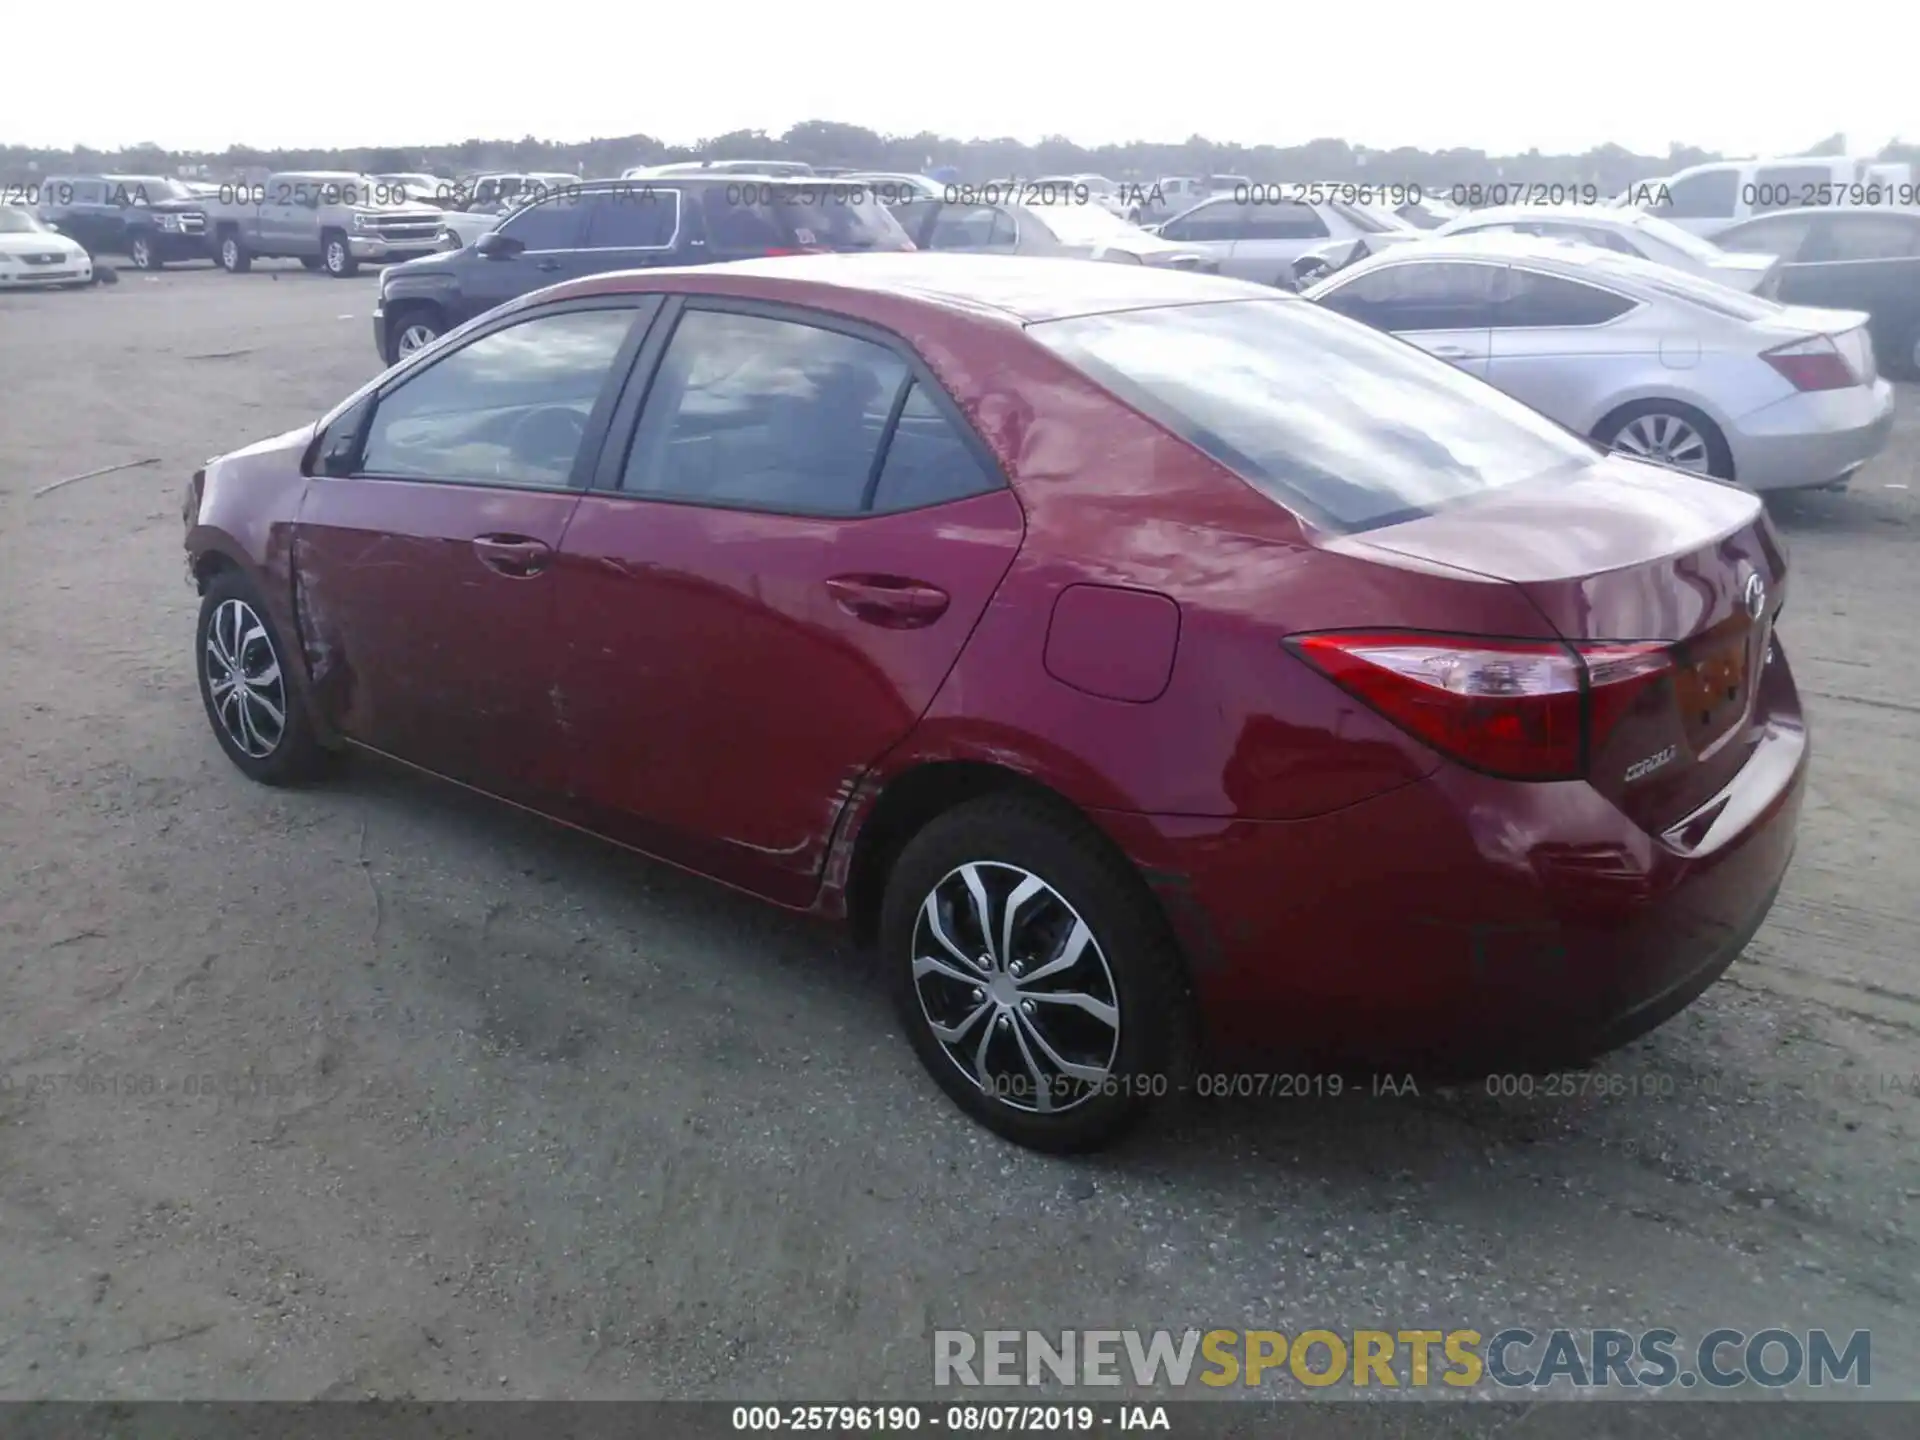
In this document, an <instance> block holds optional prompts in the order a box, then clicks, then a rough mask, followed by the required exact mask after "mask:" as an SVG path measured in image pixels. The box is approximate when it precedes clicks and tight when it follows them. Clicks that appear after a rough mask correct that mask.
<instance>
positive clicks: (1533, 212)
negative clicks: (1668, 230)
mask: <svg viewBox="0 0 1920 1440" xmlns="http://www.w3.org/2000/svg"><path fill="white" fill-rule="evenodd" d="M1650 218H1651V217H1650V216H1648V215H1647V213H1646V212H1645V211H1644V210H1616V209H1610V208H1608V207H1605V206H1600V205H1489V206H1487V208H1486V209H1484V210H1469V211H1467V212H1465V213H1464V214H1462V215H1461V216H1460V218H1459V220H1458V221H1450V222H1448V223H1450V224H1463V225H1472V224H1479V223H1482V222H1497V223H1499V224H1502V225H1505V224H1507V223H1509V222H1511V221H1514V220H1564V221H1569V222H1579V223H1583V224H1592V225H1625V226H1634V225H1638V224H1640V222H1641V221H1643V220H1647V219H1650Z"/></svg>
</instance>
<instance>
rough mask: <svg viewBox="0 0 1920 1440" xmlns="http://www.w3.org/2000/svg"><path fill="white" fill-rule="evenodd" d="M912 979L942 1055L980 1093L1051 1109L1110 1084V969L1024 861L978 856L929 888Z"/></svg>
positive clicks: (1114, 1043) (1023, 1106)
mask: <svg viewBox="0 0 1920 1440" xmlns="http://www.w3.org/2000/svg"><path fill="white" fill-rule="evenodd" d="M913 985H914V992H915V994H916V996H917V997H918V999H919V1002H920V1012H921V1014H922V1015H923V1016H925V1018H926V1021H927V1025H928V1026H929V1028H930V1029H931V1030H932V1032H933V1036H934V1038H935V1039H936V1040H937V1041H939V1043H940V1047H941V1049H942V1050H944V1051H945V1052H946V1056H947V1059H948V1060H949V1061H951V1062H952V1064H953V1065H954V1067H955V1068H956V1069H957V1070H958V1071H959V1072H960V1073H961V1074H962V1075H963V1076H965V1077H966V1079H967V1081H968V1083H969V1084H971V1085H973V1086H974V1088H975V1089H977V1090H979V1091H980V1092H981V1093H982V1094H986V1095H990V1096H992V1097H993V1098H994V1099H996V1100H998V1101H999V1102H1000V1103H1002V1104H1004V1105H1006V1106H1008V1107H1010V1108H1012V1109H1015V1110H1020V1111H1025V1112H1027V1113H1029V1114H1041V1115H1057V1114H1060V1113H1062V1112H1064V1111H1067V1110H1072V1109H1074V1108H1075V1107H1077V1106H1079V1105H1083V1104H1085V1103H1086V1102H1087V1101H1088V1100H1091V1099H1092V1098H1094V1097H1095V1096H1096V1095H1099V1094H1102V1093H1104V1092H1105V1091H1107V1090H1108V1089H1110V1088H1111V1081H1112V1078H1113V1067H1114V1065H1115V1063H1116V1061H1117V1059H1118V1056H1119V1053H1120V992H1119V989H1118V987H1117V986H1115V984H1114V982H1113V971H1112V970H1111V969H1110V968H1109V967H1108V965H1107V957H1106V954H1105V952H1104V951H1103V950H1102V949H1101V947H1100V942H1099V941H1098V940H1097V939H1096V938H1095V937H1094V934H1093V931H1092V930H1091V929H1090V928H1089V927H1088V925H1087V923H1086V922H1085V921H1084V920H1082V919H1081V918H1080V916H1079V914H1078V913H1077V912H1076V911H1075V910H1074V908H1073V907H1072V906H1071V905H1069V904H1068V903H1067V901H1066V898H1065V897H1064V896H1062V895H1061V894H1060V892H1059V891H1057V890H1055V889H1054V888H1053V887H1052V886H1051V885H1049V884H1047V882H1046V881H1044V880H1042V879H1041V878H1040V877H1039V876H1037V875H1035V874H1033V873H1032V872H1031V871H1027V870H1023V869H1021V868H1020V867H1019V866H1017V865H1005V864H1000V863H998V862H993V861H978V862H975V863H972V864H967V865H961V866H959V867H957V868H956V869H954V870H951V871H949V872H948V873H947V875H946V876H945V877H944V878H943V879H941V880H940V882H939V883H938V884H936V885H935V886H934V887H933V888H932V889H931V890H930V891H928V892H927V896H926V898H925V900H923V901H922V902H921V905H920V913H919V916H918V918H917V919H916V920H915V921H914V927H913Z"/></svg>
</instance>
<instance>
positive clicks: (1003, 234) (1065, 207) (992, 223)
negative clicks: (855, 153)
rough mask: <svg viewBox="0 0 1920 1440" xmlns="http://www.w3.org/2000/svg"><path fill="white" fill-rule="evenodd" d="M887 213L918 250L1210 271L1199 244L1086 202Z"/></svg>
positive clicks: (910, 202) (903, 204) (908, 202)
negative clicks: (1180, 240)
mask: <svg viewBox="0 0 1920 1440" xmlns="http://www.w3.org/2000/svg"><path fill="white" fill-rule="evenodd" d="M987 188H991V187H987ZM1009 193H1013V192H1009ZM887 209H888V210H889V211H891V212H892V214H893V218H894V219H895V220H898V221H899V222H900V226H901V228H902V229H903V230H905V231H906V232H907V234H908V235H909V236H911V237H912V239H913V243H914V244H915V245H917V246H918V247H919V248H920V249H922V250H959V251H965V252H968V253H972V254H987V255H1059V256H1063V257H1077V258H1080V259H1086V260H1117V261H1120V262H1122V263H1127V264H1137V265H1163V266H1167V267H1170V268H1172V269H1176V270H1196V271H1201V272H1204V273H1208V274H1211V273H1213V271H1214V269H1215V265H1214V263H1213V261H1212V260H1211V259H1210V258H1209V257H1208V256H1206V255H1205V254H1203V253H1201V251H1200V249H1199V248H1198V247H1197V246H1191V245H1176V244H1174V243H1173V242H1171V241H1168V240H1163V239H1161V238H1160V237H1159V236H1158V235H1155V234H1152V233H1151V232H1149V231H1146V230H1142V229H1141V228H1140V227H1139V226H1138V225H1135V224H1134V223H1133V222H1132V221H1130V220H1122V219H1121V218H1120V217H1119V216H1118V215H1115V214H1113V213H1112V212H1111V211H1109V210H1108V209H1107V208H1106V207H1105V206H1103V205H1100V204H1098V203H1095V202H1093V201H1091V200H1089V201H1088V202H1087V203H1085V204H1081V203H1077V202H1067V201H1063V202H1062V203H1058V204H1052V205H1041V204H1013V203H1010V202H1008V201H1000V202H999V203H996V204H983V203H970V204H947V203H946V202H944V201H942V200H938V199H925V200H922V199H917V198H908V199H905V200H902V201H900V202H898V203H894V204H890V205H888V206H887Z"/></svg>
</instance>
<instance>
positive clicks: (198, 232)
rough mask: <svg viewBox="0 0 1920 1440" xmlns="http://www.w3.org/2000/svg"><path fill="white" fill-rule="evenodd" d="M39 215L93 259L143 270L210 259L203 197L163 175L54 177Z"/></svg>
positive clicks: (46, 183) (42, 195) (45, 185)
mask: <svg viewBox="0 0 1920 1440" xmlns="http://www.w3.org/2000/svg"><path fill="white" fill-rule="evenodd" d="M35 209H36V213H38V215H39V216H40V218H41V219H42V220H43V221H45V222H46V223H47V224H48V225H51V226H52V227H53V228H54V229H56V230H58V231H59V232H60V233H61V234H62V235H65V236H67V237H69V238H70V239H73V240H77V241H79V242H80V244H82V245H84V246H85V247H86V248H87V252H88V253H89V254H91V255H95V256H98V255H125V256H128V257H130V258H131V259H132V261H133V263H134V264H135V265H136V266H138V267H139V268H140V269H142V270H158V269H159V268H160V267H161V266H163V265H165V264H166V263H167V262H168V261H169V260H209V259H212V258H213V251H212V250H211V249H210V248H209V247H208V244H207V213H206V200H205V197H204V196H201V195H196V194H195V193H194V192H193V191H192V190H190V189H188V188H187V186H186V185H184V184H182V183H181V182H180V181H178V180H172V179H169V178H167V177H166V176H164V175H55V176H51V177H49V178H48V179H46V180H43V181H41V182H40V187H39V204H38V205H37V206H36V207H35Z"/></svg>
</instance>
